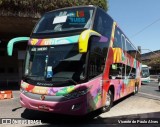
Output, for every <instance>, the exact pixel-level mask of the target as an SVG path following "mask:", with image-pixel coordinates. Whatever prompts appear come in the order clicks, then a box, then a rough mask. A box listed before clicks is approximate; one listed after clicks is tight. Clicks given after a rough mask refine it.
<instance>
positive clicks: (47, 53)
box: [25, 44, 86, 82]
mask: <svg viewBox="0 0 160 127" xmlns="http://www.w3.org/2000/svg"><path fill="white" fill-rule="evenodd" d="M85 59H86V55H85V54H79V52H78V44H67V45H56V46H51V47H29V49H28V52H27V57H26V64H25V76H27V77H28V78H30V79H32V80H38V81H39V80H47V81H48V78H49V79H50V81H53V82H54V81H64V80H68V79H69V80H72V81H75V82H79V81H80V80H82V79H83V78H84V70H85V69H84V67H85V66H84V65H85ZM48 71H50V72H51V73H50V74H51V75H49V77H48Z"/></svg>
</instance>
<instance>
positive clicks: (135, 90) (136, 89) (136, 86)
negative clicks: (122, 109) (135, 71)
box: [134, 84, 138, 95]
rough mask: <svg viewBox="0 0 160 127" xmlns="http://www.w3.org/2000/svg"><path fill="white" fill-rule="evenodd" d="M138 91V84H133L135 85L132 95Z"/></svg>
mask: <svg viewBox="0 0 160 127" xmlns="http://www.w3.org/2000/svg"><path fill="white" fill-rule="evenodd" d="M137 93H138V85H137V84H135V87H134V95H135V94H137Z"/></svg>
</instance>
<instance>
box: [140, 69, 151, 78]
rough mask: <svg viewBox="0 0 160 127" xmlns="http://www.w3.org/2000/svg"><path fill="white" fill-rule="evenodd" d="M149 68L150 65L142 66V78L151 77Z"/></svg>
mask: <svg viewBox="0 0 160 127" xmlns="http://www.w3.org/2000/svg"><path fill="white" fill-rule="evenodd" d="M149 75H150V74H149V68H148V67H142V78H146V77H149Z"/></svg>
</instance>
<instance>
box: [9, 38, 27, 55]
mask: <svg viewBox="0 0 160 127" xmlns="http://www.w3.org/2000/svg"><path fill="white" fill-rule="evenodd" d="M28 40H29V37H17V38H13V39H11V40H10V41H9V42H8V44H7V53H8V56H12V53H13V45H14V44H16V43H19V42H24V41H28Z"/></svg>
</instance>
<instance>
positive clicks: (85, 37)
mask: <svg viewBox="0 0 160 127" xmlns="http://www.w3.org/2000/svg"><path fill="white" fill-rule="evenodd" d="M91 36H99V37H100V36H101V34H99V33H97V32H95V31H93V30H85V31H83V32H82V33H81V34H80V36H79V41H78V46H79V53H85V52H87V48H88V41H89V38H90V37H91Z"/></svg>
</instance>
